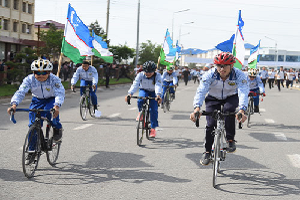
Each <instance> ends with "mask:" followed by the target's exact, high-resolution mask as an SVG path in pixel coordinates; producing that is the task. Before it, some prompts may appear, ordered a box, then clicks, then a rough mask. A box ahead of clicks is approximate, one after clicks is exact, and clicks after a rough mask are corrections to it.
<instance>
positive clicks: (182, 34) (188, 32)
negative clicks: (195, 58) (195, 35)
mask: <svg viewBox="0 0 300 200" xmlns="http://www.w3.org/2000/svg"><path fill="white" fill-rule="evenodd" d="M189 34H190V32H188V33H185V34H182V35H179V38H180V36H183V35H189ZM178 43H179V42H178ZM179 45H180V43H179ZM182 51H183V46H182V45H181V52H180V55H181V56H180V64H181V66H182Z"/></svg>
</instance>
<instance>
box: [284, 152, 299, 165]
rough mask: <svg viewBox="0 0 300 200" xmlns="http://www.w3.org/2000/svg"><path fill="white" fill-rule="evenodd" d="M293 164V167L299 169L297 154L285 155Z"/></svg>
mask: <svg viewBox="0 0 300 200" xmlns="http://www.w3.org/2000/svg"><path fill="white" fill-rule="evenodd" d="M287 156H288V157H289V159H290V161H291V163H292V164H293V166H294V167H297V168H300V155H299V154H292V155H287Z"/></svg>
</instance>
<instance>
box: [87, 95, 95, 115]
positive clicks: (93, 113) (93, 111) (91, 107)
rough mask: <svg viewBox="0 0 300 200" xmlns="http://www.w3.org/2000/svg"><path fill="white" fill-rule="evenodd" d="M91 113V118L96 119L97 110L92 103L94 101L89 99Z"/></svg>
mask: <svg viewBox="0 0 300 200" xmlns="http://www.w3.org/2000/svg"><path fill="white" fill-rule="evenodd" d="M88 102H89V112H90V115H91V117H95V109H94V105H93V103H92V100H91V99H90V98H89V101H88Z"/></svg>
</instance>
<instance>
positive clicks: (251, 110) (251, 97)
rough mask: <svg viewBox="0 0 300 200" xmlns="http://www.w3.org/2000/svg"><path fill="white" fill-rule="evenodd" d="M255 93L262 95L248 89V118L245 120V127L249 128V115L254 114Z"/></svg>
mask: <svg viewBox="0 0 300 200" xmlns="http://www.w3.org/2000/svg"><path fill="white" fill-rule="evenodd" d="M257 95H262V94H260V93H256V92H253V91H250V92H249V94H248V98H249V99H248V108H247V112H246V113H247V117H248V120H247V127H248V128H250V127H251V126H250V116H251V115H253V114H254V97H255V96H257Z"/></svg>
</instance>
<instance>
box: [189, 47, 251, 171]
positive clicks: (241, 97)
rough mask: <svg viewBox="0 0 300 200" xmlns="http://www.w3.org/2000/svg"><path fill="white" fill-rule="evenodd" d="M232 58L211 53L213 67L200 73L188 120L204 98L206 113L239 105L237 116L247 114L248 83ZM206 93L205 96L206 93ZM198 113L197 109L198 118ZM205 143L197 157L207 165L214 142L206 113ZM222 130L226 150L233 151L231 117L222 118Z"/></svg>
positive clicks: (226, 110)
mask: <svg viewBox="0 0 300 200" xmlns="http://www.w3.org/2000/svg"><path fill="white" fill-rule="evenodd" d="M234 63H235V57H234V56H233V55H232V54H231V53H228V52H222V53H220V54H218V55H216V56H215V58H214V64H215V66H216V67H215V68H212V69H210V70H209V71H207V72H206V73H205V74H203V76H202V79H201V82H200V85H199V87H198V89H197V92H196V95H195V97H194V112H193V113H191V115H190V119H191V120H192V121H194V122H195V120H196V119H195V113H197V112H199V111H200V108H201V106H202V104H203V101H204V99H205V106H206V109H205V111H206V112H213V111H214V110H216V109H218V110H220V109H221V105H223V112H235V110H236V108H237V107H239V111H238V112H239V113H241V114H242V118H241V119H238V117H237V115H236V118H237V119H238V120H239V121H241V122H244V121H245V120H246V119H247V117H246V116H245V115H244V114H245V113H244V112H245V111H246V110H247V106H248V93H249V86H248V83H247V77H246V75H245V74H244V73H243V72H242V71H241V70H239V69H237V68H234V67H233V65H234ZM207 93H208V95H207V96H206V94H207ZM200 116H201V112H200V115H199V117H200ZM206 121H207V124H206V143H205V150H206V151H205V152H204V153H203V157H202V159H201V160H200V163H201V164H202V165H208V164H209V163H210V161H211V149H212V144H213V141H214V136H213V135H212V132H213V130H214V128H215V126H216V121H215V120H214V119H213V118H212V117H211V116H206ZM225 130H226V139H227V152H231V153H233V152H235V150H236V145H235V143H236V141H235V140H234V137H235V118H234V117H230V116H229V117H226V118H225Z"/></svg>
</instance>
